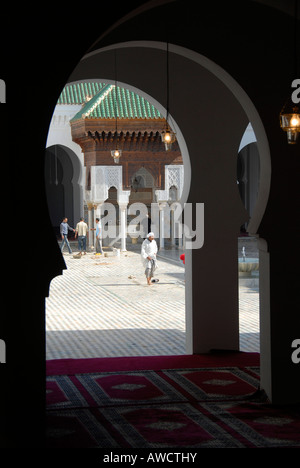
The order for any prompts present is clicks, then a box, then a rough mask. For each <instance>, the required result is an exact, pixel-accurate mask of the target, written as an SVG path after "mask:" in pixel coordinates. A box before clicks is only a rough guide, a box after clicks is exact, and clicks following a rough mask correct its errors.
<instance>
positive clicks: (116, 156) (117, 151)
mask: <svg viewBox="0 0 300 468" xmlns="http://www.w3.org/2000/svg"><path fill="white" fill-rule="evenodd" d="M110 154H111V156H112V157H113V158H114V162H115V163H116V164H118V162H119V160H120V157H121V156H122V150H120V149H118V148H116V149H115V150H112V151H111V152H110Z"/></svg>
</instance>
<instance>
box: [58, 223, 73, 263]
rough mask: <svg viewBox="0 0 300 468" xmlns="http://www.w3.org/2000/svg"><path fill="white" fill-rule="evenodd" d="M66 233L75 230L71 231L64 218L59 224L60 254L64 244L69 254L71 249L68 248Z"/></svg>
mask: <svg viewBox="0 0 300 468" xmlns="http://www.w3.org/2000/svg"><path fill="white" fill-rule="evenodd" d="M68 231H73V232H75V229H73V228H72V227H70V226H69V225H68V218H64V219H63V220H62V222H61V223H60V235H61V240H62V243H61V246H60V250H61V252H62V251H63V248H64V245H65V243H66V244H67V247H68V250H69V253H70V254H71V253H72V250H71V247H70V244H69V241H68Z"/></svg>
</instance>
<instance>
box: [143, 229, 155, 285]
mask: <svg viewBox="0 0 300 468" xmlns="http://www.w3.org/2000/svg"><path fill="white" fill-rule="evenodd" d="M157 250H158V249H157V243H156V241H155V240H154V233H153V232H149V234H148V235H147V238H146V239H145V240H144V242H143V243H142V250H141V257H142V262H143V265H144V267H145V275H146V278H147V283H148V285H149V286H150V285H151V278H152V277H153V273H154V271H155V269H156V268H157V262H156V254H157Z"/></svg>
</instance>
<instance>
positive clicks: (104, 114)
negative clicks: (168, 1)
mask: <svg viewBox="0 0 300 468" xmlns="http://www.w3.org/2000/svg"><path fill="white" fill-rule="evenodd" d="M103 90H106V91H107V90H108V94H106V93H105V91H103ZM102 91H103V92H102ZM103 93H104V94H105V96H104V97H103ZM115 96H116V97H117V117H118V118H121V119H157V118H162V116H161V114H160V112H159V111H158V110H157V109H156V108H155V107H154V105H153V104H151V103H150V102H149V101H147V99H145V98H144V97H143V96H140V95H138V94H137V93H135V92H134V91H131V90H129V89H128V88H125V87H121V86H117V90H115V87H114V85H112V84H105V83H103V82H100V81H92V80H91V81H81V82H77V83H70V84H67V85H66V86H65V87H64V89H63V90H62V92H61V94H60V96H59V99H58V101H57V103H58V104H71V105H74V104H77V105H83V107H82V108H81V109H80V111H79V112H77V114H76V115H75V116H74V117H73V119H71V120H73V121H74V120H78V119H80V118H82V114H84V118H87V117H88V118H102V119H115V118H116V115H115ZM87 99H89V100H88V101H87Z"/></svg>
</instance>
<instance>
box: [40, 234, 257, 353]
mask: <svg viewBox="0 0 300 468" xmlns="http://www.w3.org/2000/svg"><path fill="white" fill-rule="evenodd" d="M71 246H72V250H73V253H72V254H69V253H67V249H66V248H65V252H64V260H65V263H66V267H67V268H66V270H64V272H63V274H62V275H61V276H58V277H56V278H54V279H53V280H52V282H51V285H50V293H49V297H48V298H47V299H46V340H47V341H46V359H47V360H50V359H64V358H74V359H80V358H94V357H119V356H150V355H181V354H185V267H184V265H183V263H182V261H181V260H180V259H179V257H180V254H181V253H182V251H181V250H180V249H178V248H175V249H174V248H173V249H170V250H168V249H165V250H163V251H159V253H158V257H157V258H158V269H157V272H156V278H157V279H159V282H158V283H154V284H152V285H151V286H148V285H147V283H146V278H145V276H144V271H143V266H142V262H141V258H140V246H139V245H137V246H134V245H130V246H128V249H129V250H127V251H126V252H118V251H116V250H112V249H104V254H103V255H96V254H95V253H94V252H88V253H87V254H86V255H82V257H81V258H76V254H77V243H71ZM117 253H119V255H116V254H117ZM239 320H240V325H239V327H240V350H241V351H245V352H259V292H258V286H257V283H254V282H253V281H250V282H249V281H245V280H240V284H239Z"/></svg>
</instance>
